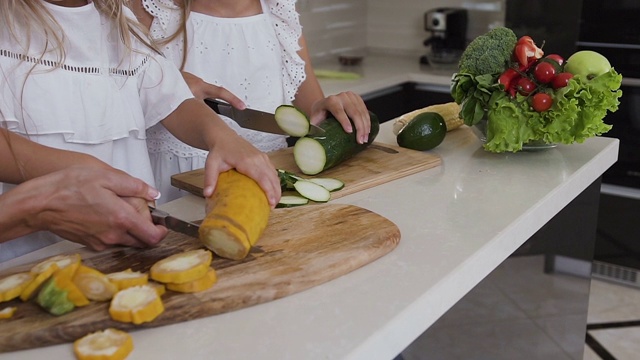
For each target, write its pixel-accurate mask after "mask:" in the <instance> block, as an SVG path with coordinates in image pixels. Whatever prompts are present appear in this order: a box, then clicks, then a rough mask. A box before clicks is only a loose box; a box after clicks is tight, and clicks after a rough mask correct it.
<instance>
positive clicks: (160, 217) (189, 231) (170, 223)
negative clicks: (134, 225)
mask: <svg viewBox="0 0 640 360" xmlns="http://www.w3.org/2000/svg"><path fill="white" fill-rule="evenodd" d="M149 212H151V219H152V220H153V223H154V224H156V225H163V226H164V227H166V228H167V229H169V230H173V231H175V232H179V233H182V234H185V235H188V236H191V237H195V238H198V230H199V229H200V226H199V225H197V224H194V223H192V222H189V221H184V220H182V219H178V218H176V217H173V216H171V215H169V213H168V212H166V211H162V210H159V209H156V208H154V207H152V206H149Z"/></svg>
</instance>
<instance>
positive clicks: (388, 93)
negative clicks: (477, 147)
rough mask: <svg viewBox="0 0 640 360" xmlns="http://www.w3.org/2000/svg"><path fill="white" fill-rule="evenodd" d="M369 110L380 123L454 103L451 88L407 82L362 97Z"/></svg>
mask: <svg viewBox="0 0 640 360" xmlns="http://www.w3.org/2000/svg"><path fill="white" fill-rule="evenodd" d="M362 99H363V100H364V102H365V104H366V105H367V108H368V109H369V110H370V111H372V112H373V113H375V114H376V115H378V118H379V119H380V122H385V121H389V120H391V119H394V118H396V117H398V116H400V115H402V114H406V113H408V112H410V111H413V110H415V109H420V108H423V107H426V106H429V105H435V104H442V103H447V102H451V101H453V97H452V96H451V94H450V92H449V86H446V85H435V84H421V83H415V82H406V83H403V84H399V85H396V86H392V87H389V88H385V89H382V90H379V91H374V92H371V93H368V94H364V95H362Z"/></svg>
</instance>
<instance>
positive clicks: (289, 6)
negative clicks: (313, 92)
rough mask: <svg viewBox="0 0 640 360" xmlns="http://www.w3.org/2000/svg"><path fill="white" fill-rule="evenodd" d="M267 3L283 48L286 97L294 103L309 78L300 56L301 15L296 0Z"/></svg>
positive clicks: (268, 1) (269, 0)
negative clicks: (301, 87) (301, 86)
mask: <svg viewBox="0 0 640 360" xmlns="http://www.w3.org/2000/svg"><path fill="white" fill-rule="evenodd" d="M266 3H267V6H268V7H269V11H270V12H271V14H272V15H273V25H274V29H275V32H276V37H277V38H278V41H279V42H280V45H281V46H282V75H283V86H284V95H285V98H286V100H287V101H289V102H293V100H294V99H295V97H296V93H297V92H298V88H299V87H300V85H301V84H302V83H303V82H304V80H305V79H306V78H307V74H306V72H305V62H304V60H302V58H301V57H300V55H298V51H299V50H300V49H301V48H300V43H299V40H300V37H301V36H302V25H301V24H300V14H298V12H297V11H296V2H295V0H266Z"/></svg>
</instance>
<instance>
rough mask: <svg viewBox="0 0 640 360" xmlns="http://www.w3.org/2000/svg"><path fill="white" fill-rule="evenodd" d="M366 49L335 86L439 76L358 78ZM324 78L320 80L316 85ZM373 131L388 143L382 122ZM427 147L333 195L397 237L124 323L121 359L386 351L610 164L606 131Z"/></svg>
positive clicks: (41, 354) (175, 209) (186, 210)
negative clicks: (555, 142) (261, 288)
mask: <svg viewBox="0 0 640 360" xmlns="http://www.w3.org/2000/svg"><path fill="white" fill-rule="evenodd" d="M372 60H373V59H371V61H370V59H365V65H364V66H363V68H364V71H365V77H364V79H361V80H356V81H353V82H351V83H350V84H346V85H345V86H343V89H348V90H354V91H358V92H360V93H365V92H369V91H373V90H377V89H380V88H383V87H386V86H389V85H393V82H394V81H395V82H397V83H399V82H403V81H406V80H407V79H414V76H415V79H418V80H417V81H419V82H422V80H420V79H427V80H424V81H429V80H428V79H432V78H434V79H440V80H439V81H440V82H439V83H440V84H442V80H443V78H447V77H446V76H444V77H443V76H438V75H435V76H434V75H429V74H419V73H418V74H414V73H411V72H408V73H403V74H390V75H389V76H390V77H389V78H388V79H387V81H388V82H386V83H385V79H384V77H383V76H380V77H379V78H378V77H376V76H375V75H372V76H371V77H372V78H375V79H373V80H372V81H373V84H370V83H368V81H367V80H366V79H368V77H369V73H368V72H367V71H372V70H371V68H367V65H366V64H368V63H369V62H372ZM416 62H417V61H416ZM383 63H384V62H383ZM369 65H373V64H369ZM387 67H389V63H388V62H387V63H386V65H385V68H387ZM335 81H337V80H335ZM335 81H330V83H327V84H325V83H324V81H323V86H325V85H326V86H327V89H326V90H325V91H326V92H327V93H331V92H332V91H333V90H332V89H334V88H333V86H337V85H335V84H333V83H334V82H335ZM376 87H377V88H376ZM377 141H380V142H385V143H392V144H395V137H394V136H393V134H392V132H391V122H387V123H385V124H383V125H382V127H381V131H380V135H379V137H378V138H377ZM432 152H433V153H435V154H438V155H440V156H441V157H442V166H440V167H437V168H434V169H430V170H427V171H424V172H421V173H418V174H414V175H411V176H408V177H405V178H402V179H399V180H396V181H393V182H390V183H387V184H384V185H380V186H378V187H375V188H372V189H368V190H365V191H362V192H359V193H356V194H353V195H349V196H346V197H344V198H341V199H337V200H335V202H336V203H345V204H353V205H357V206H361V207H363V208H366V209H369V210H371V211H374V212H377V213H378V214H380V215H383V216H385V217H387V218H388V219H390V220H391V221H393V222H394V223H396V224H397V225H398V227H399V228H400V230H401V233H402V239H401V241H400V244H399V245H398V247H397V248H396V249H394V250H393V251H392V252H391V253H389V254H387V255H385V256H383V257H382V258H380V259H378V260H376V261H374V262H373V263H370V264H369V265H367V266H365V267H363V268H361V269H358V270H356V271H354V272H352V273H350V274H347V275H345V276H343V277H340V278H338V279H335V280H333V281H330V282H328V283H325V284H323V285H320V286H317V287H315V288H312V289H309V290H306V291H303V292H301V293H297V294H294V295H291V296H288V297H285V298H283V299H279V300H276V301H272V302H269V303H265V304H261V305H257V306H253V307H250V308H246V309H243V310H238V311H235V312H231V313H227V314H222V315H216V316H212V317H208V318H203V319H198V320H193V321H189V322H184V323H180V324H175V325H169V326H164V327H159V328H153V329H145V330H139V331H135V332H132V335H133V339H134V344H135V350H134V352H133V353H132V355H131V356H130V358H129V359H131V360H134V359H149V358H153V357H155V358H157V359H178V358H180V359H209V358H216V359H238V360H245V359H261V360H263V359H277V360H284V359H296V360H297V359H366V360H370V359H392V358H393V357H394V356H395V355H397V354H398V353H399V352H400V351H402V350H403V349H404V348H405V347H406V346H407V345H409V344H410V343H411V342H412V341H413V340H414V339H415V338H416V337H418V336H419V335H420V334H421V333H422V332H423V331H424V330H426V329H427V328H428V327H429V326H431V325H432V324H433V323H434V322H435V321H436V320H437V319H438V318H439V317H440V316H441V315H443V314H444V313H445V312H446V311H447V310H448V309H449V308H451V307H452V306H453V305H454V304H455V303H456V302H457V301H458V300H459V299H460V298H462V297H463V296H464V295H465V294H466V293H467V292H468V291H469V290H471V289H472V288H473V287H474V286H475V285H476V284H478V283H479V282H480V281H481V280H482V279H483V278H484V277H485V276H486V275H487V274H489V273H490V272H491V271H492V270H493V269H494V268H496V267H497V266H498V265H499V264H500V263H501V262H502V261H503V260H504V259H505V258H507V257H508V256H509V255H510V254H511V253H512V252H513V251H515V250H516V249H517V248H518V247H519V246H520V245H521V244H523V243H524V242H525V241H526V240H527V239H528V238H529V236H531V235H532V234H534V233H535V232H536V231H537V230H538V229H539V228H540V227H542V226H543V225H544V224H545V223H546V222H547V221H548V220H549V219H551V218H552V217H553V216H554V215H555V214H556V213H557V212H558V211H560V210H561V209H562V208H563V207H564V206H565V205H567V204H568V203H569V202H571V200H573V199H574V198H575V197H576V196H577V195H578V194H580V193H581V192H582V191H583V190H584V189H585V188H586V187H587V186H588V185H590V184H591V183H592V182H593V181H594V180H596V179H597V178H598V177H599V176H600V175H601V174H602V173H603V172H604V171H605V170H606V169H607V168H608V167H609V166H611V165H612V164H613V163H614V162H615V161H616V159H617V154H618V140H616V139H610V138H604V137H603V138H592V139H589V140H587V141H586V142H585V143H583V144H574V145H570V146H565V145H560V146H558V147H557V148H555V149H550V150H544V151H538V152H521V153H516V154H500V155H497V154H491V153H488V152H485V151H484V150H483V149H482V147H481V143H480V141H479V140H478V139H477V137H476V136H475V135H474V134H473V133H472V131H471V130H470V129H469V128H467V127H462V128H460V129H457V130H454V131H452V132H450V133H448V134H447V137H446V138H445V141H444V142H443V143H442V144H441V145H440V146H438V147H437V148H436V149H434V150H432ZM162 208H163V209H164V210H167V211H169V212H172V213H174V214H181V216H182V217H184V218H185V219H187V220H195V219H201V218H202V217H203V215H204V210H203V200H202V199H200V198H198V197H195V196H188V197H185V198H183V199H180V200H176V201H174V202H170V203H168V204H165V205H164V206H162ZM51 252H52V251H50V252H49V254H48V255H50V254H51ZM40 256H42V254H40ZM29 259H32V257H31V258H30V257H23V258H22V259H15V260H13V261H12V262H11V263H8V264H2V265H3V266H0V269H2V268H3V267H6V266H7V265H12V264H16V263H20V262H24V261H27V260H29ZM71 356H72V348H71V345H70V344H64V345H58V346H52V347H47V348H41V349H34V350H28V351H21V352H15V353H9V354H0V359H5V358H7V359H12V358H15V359H30V358H33V359H42V358H46V359H47V360H54V359H68V358H70V357H71Z"/></svg>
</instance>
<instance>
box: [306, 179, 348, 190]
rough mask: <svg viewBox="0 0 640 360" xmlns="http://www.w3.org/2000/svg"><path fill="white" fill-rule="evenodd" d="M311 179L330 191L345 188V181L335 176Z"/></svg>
mask: <svg viewBox="0 0 640 360" xmlns="http://www.w3.org/2000/svg"><path fill="white" fill-rule="evenodd" d="M309 181H311V182H314V183H316V184H318V185H320V186H322V187H323V188H325V189H327V190H329V191H338V190H341V189H342V188H344V182H342V181H341V180H338V179H333V178H313V179H309Z"/></svg>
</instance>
